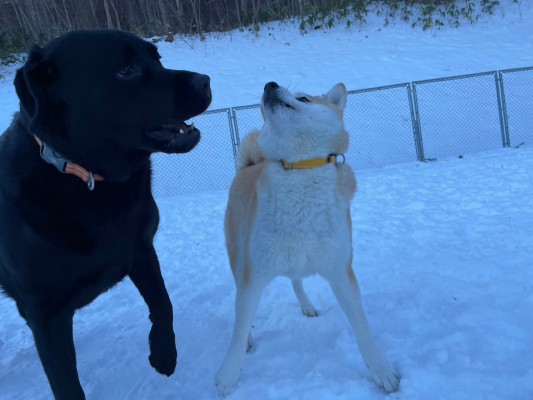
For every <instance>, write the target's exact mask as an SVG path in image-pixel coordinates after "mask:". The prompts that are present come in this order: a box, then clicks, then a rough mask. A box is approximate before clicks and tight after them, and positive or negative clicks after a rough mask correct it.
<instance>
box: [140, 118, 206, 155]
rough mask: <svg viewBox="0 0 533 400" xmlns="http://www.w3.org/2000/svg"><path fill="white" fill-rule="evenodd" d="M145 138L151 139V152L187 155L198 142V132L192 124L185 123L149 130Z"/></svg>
mask: <svg viewBox="0 0 533 400" xmlns="http://www.w3.org/2000/svg"><path fill="white" fill-rule="evenodd" d="M146 136H147V137H148V138H150V139H151V144H152V146H151V147H152V151H162V152H164V153H187V152H188V151H190V150H192V149H193V148H194V146H196V144H197V143H198V142H199V141H200V131H199V130H198V129H197V128H196V127H195V126H194V123H192V124H190V125H187V124H186V123H185V122H182V123H180V124H177V125H163V126H160V127H156V128H150V129H148V130H147V131H146Z"/></svg>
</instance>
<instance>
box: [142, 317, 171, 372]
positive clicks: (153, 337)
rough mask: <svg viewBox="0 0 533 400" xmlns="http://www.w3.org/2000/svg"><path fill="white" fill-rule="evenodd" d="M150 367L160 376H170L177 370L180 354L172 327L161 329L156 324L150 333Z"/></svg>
mask: <svg viewBox="0 0 533 400" xmlns="http://www.w3.org/2000/svg"><path fill="white" fill-rule="evenodd" d="M149 340H150V357H148V359H149V360H150V365H151V366H152V367H154V369H155V370H156V371H157V372H159V373H160V374H163V375H166V376H170V375H172V374H173V373H174V370H175V369H176V362H177V359H178V352H177V350H176V340H175V337H174V331H173V330H172V327H170V328H166V329H165V328H161V327H159V326H157V325H156V324H154V325H153V326H152V330H151V331H150V336H149Z"/></svg>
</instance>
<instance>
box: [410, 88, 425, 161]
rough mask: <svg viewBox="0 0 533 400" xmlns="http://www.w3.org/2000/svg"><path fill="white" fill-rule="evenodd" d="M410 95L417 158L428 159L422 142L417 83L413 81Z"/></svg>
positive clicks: (420, 159)
mask: <svg viewBox="0 0 533 400" xmlns="http://www.w3.org/2000/svg"><path fill="white" fill-rule="evenodd" d="M407 94H408V97H409V109H410V111H411V123H412V124H413V135H414V139H415V148H416V158H417V159H418V161H424V160H425V159H426V157H425V155H424V143H423V142H422V129H421V126H420V113H419V112H418V97H417V95H416V84H415V83H414V82H411V83H409V84H408V85H407Z"/></svg>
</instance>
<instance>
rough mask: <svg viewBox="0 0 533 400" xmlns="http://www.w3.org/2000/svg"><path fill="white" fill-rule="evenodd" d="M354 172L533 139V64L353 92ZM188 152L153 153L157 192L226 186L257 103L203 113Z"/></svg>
mask: <svg viewBox="0 0 533 400" xmlns="http://www.w3.org/2000/svg"><path fill="white" fill-rule="evenodd" d="M344 115H345V124H346V129H347V130H348V132H349V133H350V149H349V150H348V152H347V153H346V159H347V160H348V162H349V163H350V165H351V166H352V167H353V168H354V169H355V170H358V169H365V168H377V167H382V166H385V165H390V164H397V163H402V162H410V161H415V160H419V161H431V160H435V159H439V158H442V157H453V156H456V157H457V156H462V155H463V154H468V153H475V152H481V151H487V150H492V149H496V148H499V147H502V146H503V147H510V146H515V147H516V146H523V145H528V144H531V143H533V118H532V115H533V67H528V68H519V69H509V70H502V71H493V72H486V73H479V74H471V75H461V76H454V77H449V78H442V79H431V80H424V81H416V82H410V83H403V84H398V85H392V86H383V87H377V88H371V89H362V90H354V91H350V92H348V103H347V105H346V110H345V113H344ZM194 122H195V124H196V125H197V126H198V127H199V128H200V130H201V131H202V139H201V141H200V143H199V144H198V146H197V147H196V148H195V149H194V150H193V151H192V152H191V153H187V154H179V155H164V154H155V155H154V156H153V158H152V162H153V169H154V195H155V196H156V197H167V196H175V195H183V194H189V193H197V192H206V191H213V190H227V189H228V188H229V186H230V185H231V181H232V179H233V176H234V174H235V154H236V151H237V148H238V146H239V143H240V139H241V138H242V137H243V136H245V135H246V134H248V133H249V132H250V131H252V130H254V129H259V128H261V126H262V124H263V117H262V115H261V111H260V107H259V105H252V106H242V107H233V108H228V109H222V110H213V111H209V112H206V113H204V114H202V115H200V116H198V117H196V118H195V119H194Z"/></svg>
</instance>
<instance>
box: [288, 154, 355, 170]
mask: <svg viewBox="0 0 533 400" xmlns="http://www.w3.org/2000/svg"><path fill="white" fill-rule="evenodd" d="M339 159H340V161H339ZM344 161H345V158H344V154H330V155H329V156H327V157H319V158H311V159H309V160H302V161H297V162H288V161H283V160H281V165H283V168H285V169H286V170H290V169H309V168H318V167H322V166H323V165H326V164H344Z"/></svg>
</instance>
